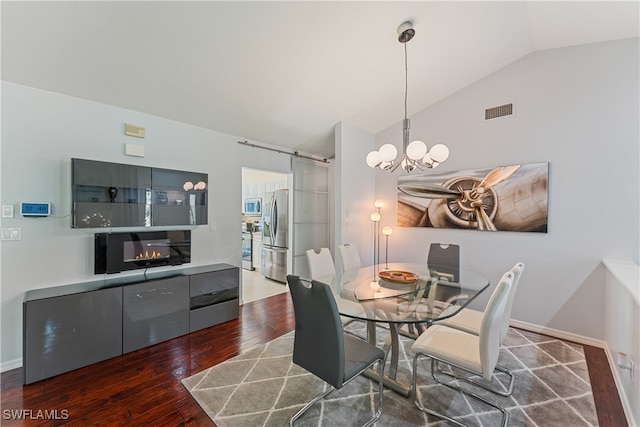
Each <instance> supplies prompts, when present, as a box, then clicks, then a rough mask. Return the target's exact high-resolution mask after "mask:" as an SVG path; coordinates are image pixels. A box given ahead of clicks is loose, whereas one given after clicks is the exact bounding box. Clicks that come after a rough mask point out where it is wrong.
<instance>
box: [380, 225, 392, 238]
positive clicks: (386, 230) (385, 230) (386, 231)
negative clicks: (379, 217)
mask: <svg viewBox="0 0 640 427" xmlns="http://www.w3.org/2000/svg"><path fill="white" fill-rule="evenodd" d="M382 234H384V235H385V236H391V234H393V229H392V228H391V227H390V226H388V225H386V226H384V227H382Z"/></svg>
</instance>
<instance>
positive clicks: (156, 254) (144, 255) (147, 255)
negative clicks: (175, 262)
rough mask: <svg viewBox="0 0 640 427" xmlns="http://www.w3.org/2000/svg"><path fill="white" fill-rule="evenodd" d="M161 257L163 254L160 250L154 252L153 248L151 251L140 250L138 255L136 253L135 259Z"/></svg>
mask: <svg viewBox="0 0 640 427" xmlns="http://www.w3.org/2000/svg"><path fill="white" fill-rule="evenodd" d="M162 257H163V255H162V254H161V253H160V252H156V251H155V250H153V251H151V253H149V251H148V250H146V251H145V252H144V253H142V252H140V253H139V254H138V255H136V259H157V258H162Z"/></svg>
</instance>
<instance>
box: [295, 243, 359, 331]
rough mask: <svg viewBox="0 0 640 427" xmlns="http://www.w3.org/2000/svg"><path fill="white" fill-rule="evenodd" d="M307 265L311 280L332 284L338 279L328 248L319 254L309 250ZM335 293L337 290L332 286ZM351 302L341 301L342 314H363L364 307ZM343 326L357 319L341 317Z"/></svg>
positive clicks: (322, 249)
mask: <svg viewBox="0 0 640 427" xmlns="http://www.w3.org/2000/svg"><path fill="white" fill-rule="evenodd" d="M306 254H307V263H308V265H309V274H310V275H311V277H310V279H311V280H321V281H323V282H325V283H328V284H330V285H331V284H332V283H333V282H334V281H335V277H336V267H335V265H334V264H333V257H332V256H331V252H329V249H328V248H320V251H319V252H316V251H315V250H314V249H308V250H307V252H306ZM332 289H333V291H334V292H336V289H335V287H334V286H332ZM349 303H350V301H341V302H340V305H339V307H338V308H339V309H340V312H341V313H351V314H353V315H358V314H360V313H362V311H363V310H362V306H361V305H360V304H358V303H356V302H353V303H351V304H349ZM341 319H342V324H343V325H344V326H345V327H346V326H348V325H350V324H352V322H354V321H355V319H353V318H350V317H348V316H343V317H341ZM346 332H349V333H353V332H351V331H346ZM353 334H354V335H356V336H359V335H358V334H356V333H353Z"/></svg>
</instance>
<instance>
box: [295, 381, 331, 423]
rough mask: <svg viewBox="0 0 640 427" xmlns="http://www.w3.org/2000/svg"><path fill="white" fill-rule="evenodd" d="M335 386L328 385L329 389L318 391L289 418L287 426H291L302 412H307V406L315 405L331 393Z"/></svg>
mask: <svg viewBox="0 0 640 427" xmlns="http://www.w3.org/2000/svg"><path fill="white" fill-rule="evenodd" d="M335 389H336V388H335V387H333V386H330V387H329V390H327V391H323V392H322V393H320V394H319V395H317V396H316V397H314V398H313V400H311V402H309V403H307V404H306V405H305V406H304V407H303V408H302V409H300V410H299V411H298V412H297V413H296V414H295V415H294V416H293V417H292V418H291V420H289V426H290V427H293V423H294V422H295V421H296V420H297V419H298V418H300V417H301V416H302V414H304V413H305V412H307V411H308V410H309V408H311V407H312V406H313V405H315V404H316V403H318V402H319V401H320V400H322V399H324V398H325V397H326V396H328V395H329V394H330V393H332V392H333V391H334V390H335Z"/></svg>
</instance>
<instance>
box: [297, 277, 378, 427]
mask: <svg viewBox="0 0 640 427" xmlns="http://www.w3.org/2000/svg"><path fill="white" fill-rule="evenodd" d="M287 283H289V289H290V292H291V299H292V301H293V310H294V315H295V321H296V326H295V337H294V342H293V363H295V364H296V365H298V366H300V367H302V368H304V369H306V370H307V371H309V372H311V373H312V374H313V375H315V376H317V377H319V378H320V379H322V380H323V381H325V382H327V383H328V384H329V385H330V386H331V387H330V388H329V389H328V390H327V391H324V392H322V393H320V394H319V395H317V396H316V397H314V398H313V400H311V402H309V403H308V404H307V405H305V406H304V407H303V408H302V409H300V411H298V412H297V413H296V414H295V415H294V416H293V417H292V418H291V421H290V422H289V424H290V426H293V424H294V422H295V421H296V420H297V419H298V418H300V416H302V415H303V414H304V413H305V412H306V411H307V410H308V409H309V408H311V407H312V406H313V405H314V404H315V403H317V402H318V401H320V400H321V399H323V398H324V397H326V396H327V395H328V394H329V393H331V392H333V391H334V390H336V389H340V388H342V387H343V386H345V385H346V384H347V383H349V382H350V381H351V380H353V379H354V378H356V377H357V376H358V375H360V374H361V373H363V372H364V371H365V370H367V369H368V368H369V367H372V366H373V365H374V364H375V363H378V375H379V384H378V408H377V410H376V412H375V414H374V416H373V418H371V419H370V420H368V421H367V422H366V423H365V424H364V425H365V426H369V425H371V424H373V423H374V422H376V420H377V419H378V418H380V415H381V414H382V392H383V381H382V378H383V376H382V374H383V369H384V364H385V361H386V357H385V353H384V351H382V350H381V349H379V348H378V347H376V346H374V345H372V344H370V343H368V342H366V341H364V340H362V339H360V338H357V337H354V336H353V335H350V334H348V333H345V332H344V331H343V328H342V324H341V323H340V315H339V312H338V307H337V305H336V302H335V299H334V297H333V294H332V292H331V289H330V287H329V285H327V284H325V283H322V282H318V281H315V280H312V281H308V280H304V279H301V278H300V277H298V276H294V275H288V276H287ZM374 409H375V408H374Z"/></svg>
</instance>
